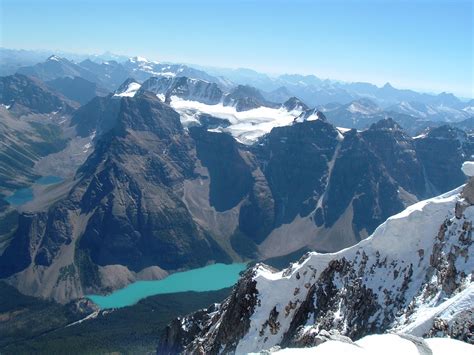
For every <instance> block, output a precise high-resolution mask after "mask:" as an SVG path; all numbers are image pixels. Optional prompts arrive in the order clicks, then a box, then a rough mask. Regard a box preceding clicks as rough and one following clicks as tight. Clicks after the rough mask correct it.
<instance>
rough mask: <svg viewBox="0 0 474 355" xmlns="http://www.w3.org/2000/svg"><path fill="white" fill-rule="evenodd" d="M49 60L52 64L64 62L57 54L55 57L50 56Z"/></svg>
mask: <svg viewBox="0 0 474 355" xmlns="http://www.w3.org/2000/svg"><path fill="white" fill-rule="evenodd" d="M47 60H48V61H51V62H60V61H61V60H62V58H61V57H58V56H57V55H55V54H53V55H51V56H49V57H48V59H47Z"/></svg>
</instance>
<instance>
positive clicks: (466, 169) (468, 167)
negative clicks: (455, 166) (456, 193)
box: [461, 161, 474, 176]
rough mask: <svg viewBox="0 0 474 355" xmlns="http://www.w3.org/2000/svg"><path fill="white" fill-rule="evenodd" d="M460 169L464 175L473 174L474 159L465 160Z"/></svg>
mask: <svg viewBox="0 0 474 355" xmlns="http://www.w3.org/2000/svg"><path fill="white" fill-rule="evenodd" d="M461 169H462V172H463V173H464V175H467V176H474V161H465V162H464V163H463V164H462V168H461Z"/></svg>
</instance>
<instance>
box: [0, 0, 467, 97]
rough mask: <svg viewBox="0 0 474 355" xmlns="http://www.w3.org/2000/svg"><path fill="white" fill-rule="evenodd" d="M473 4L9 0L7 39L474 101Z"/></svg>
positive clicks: (3, 33)
mask: <svg viewBox="0 0 474 355" xmlns="http://www.w3.org/2000/svg"><path fill="white" fill-rule="evenodd" d="M473 4H474V1H472V0H345V1H342V0H332V1H329V0H324V1H317V0H312V1H311V0H286V1H282V0H254V1H249V0H240V1H234V0H219V1H217V0H199V1H197V0H194V1H192V0H187V1H186V0H173V1H171V0H170V1H159V0H154V1H151V0H150V1H146V0H134V1H132V0H127V1H125V0H115V1H111V0H102V1H101V0H95V1H91V0H62V1H58V0H0V12H1V13H0V20H1V23H0V42H1V43H0V45H1V46H2V47H5V48H17V49H20V48H21V49H51V50H61V51H67V52H76V53H90V54H92V53H102V52H104V51H111V52H114V53H117V54H125V55H130V56H135V55H140V56H144V57H147V58H149V59H154V60H162V61H172V62H181V63H195V64H199V65H207V66H217V67H228V68H239V67H244V68H251V69H255V70H258V71H261V72H265V73H270V74H281V73H300V74H314V75H316V76H318V77H321V78H330V79H335V80H344V81H366V82H371V83H374V84H377V85H383V84H384V83H385V82H390V83H391V84H392V85H394V86H396V87H400V88H412V89H415V90H421V91H426V92H442V91H447V92H453V93H455V94H457V95H459V96H463V97H474V89H473V88H474V77H473V75H474V74H473V67H474V62H473V58H474V44H473V41H474V24H473V17H474V9H473V6H474V5H473Z"/></svg>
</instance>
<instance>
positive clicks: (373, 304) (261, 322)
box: [158, 183, 474, 354]
mask: <svg viewBox="0 0 474 355" xmlns="http://www.w3.org/2000/svg"><path fill="white" fill-rule="evenodd" d="M471 189H472V183H470V184H468V185H466V186H465V187H464V188H458V189H456V190H454V191H452V192H449V193H447V194H445V195H441V196H439V197H436V198H433V199H430V200H426V201H422V202H419V203H417V204H415V205H413V206H411V207H409V208H408V209H406V210H405V211H403V212H401V213H400V214H397V215H395V216H393V217H391V218H389V219H388V220H387V221H386V222H385V223H383V224H382V225H380V226H379V227H378V228H377V229H376V231H375V232H374V233H373V235H371V236H370V237H369V238H367V239H366V240H364V241H362V242H360V243H359V244H357V245H355V246H353V247H351V248H349V249H346V250H343V251H340V252H337V253H333V254H318V253H309V254H307V255H305V256H304V257H303V258H302V259H301V260H299V261H298V262H297V263H294V264H292V265H291V266H290V267H289V268H288V269H285V270H283V271H281V272H276V271H275V270H272V269H270V268H268V267H266V266H265V265H263V264H259V265H257V266H255V267H254V268H252V269H250V270H248V271H247V272H246V274H245V275H244V276H243V277H242V279H241V280H240V281H239V283H238V284H237V285H236V286H235V288H234V291H233V293H232V295H231V296H230V297H229V298H228V299H227V300H226V301H224V302H223V303H222V304H221V305H218V306H213V307H212V309H209V310H207V311H200V312H199V319H200V323H199V326H195V323H194V317H195V316H194V315H191V316H189V317H184V318H182V319H180V320H179V322H173V323H172V324H170V326H169V327H168V329H167V330H166V333H165V335H164V336H163V338H162V339H161V341H160V346H159V347H158V353H170V352H171V351H179V352H183V353H206V354H207V353H210V354H217V353H234V352H235V353H247V352H258V351H261V350H264V349H270V348H271V347H273V346H276V345H278V346H281V347H307V346H315V345H318V344H319V343H321V342H322V341H325V340H328V339H329V338H331V337H332V339H335V337H336V338H337V337H339V338H338V339H339V340H341V336H347V337H350V338H352V339H359V338H361V337H364V336H365V335H368V334H373V333H382V332H397V333H402V334H410V335H415V336H423V337H424V336H433V335H435V336H451V337H454V338H456V339H460V340H463V341H466V342H468V343H474V338H473V334H472V327H473V325H474V323H473V318H472V312H473V308H472V304H473V303H472V300H473V297H474V286H473V283H472V280H473V272H474V262H473V260H472V258H471V257H470V256H471V255H472V252H473V250H472V248H473V240H472V222H473V219H474V206H473V205H472V204H471V202H469V200H467V199H466V198H465V196H468V195H469V196H470V195H471V193H472V191H470V190H471ZM235 310H239V311H238V312H235ZM178 331H179V332H182V333H183V334H184V335H185V336H184V337H183V338H182V339H184V340H183V341H182V342H176V341H173V338H172V337H170V334H176V333H177V332H178ZM328 331H330V332H331V334H333V333H334V334H335V335H334V334H333V335H332V336H327V334H328ZM325 338H326V339H325Z"/></svg>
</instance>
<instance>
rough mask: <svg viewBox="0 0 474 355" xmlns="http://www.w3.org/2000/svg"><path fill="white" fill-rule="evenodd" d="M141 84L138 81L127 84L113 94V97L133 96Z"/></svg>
mask: <svg viewBox="0 0 474 355" xmlns="http://www.w3.org/2000/svg"><path fill="white" fill-rule="evenodd" d="M140 87H141V85H140V84H139V83H135V82H133V83H130V84H128V87H127V89H125V91H122V92H119V93H116V94H114V96H115V97H134V96H135V94H136V93H137V91H138V90H139V89H140Z"/></svg>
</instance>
